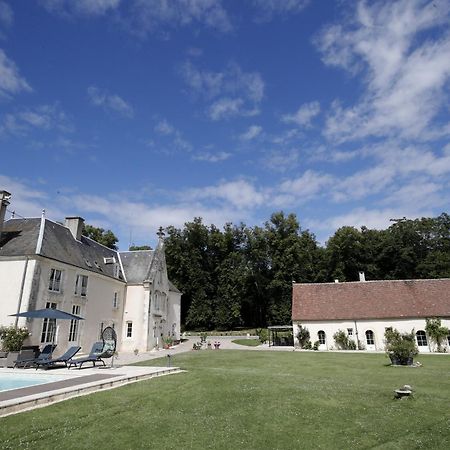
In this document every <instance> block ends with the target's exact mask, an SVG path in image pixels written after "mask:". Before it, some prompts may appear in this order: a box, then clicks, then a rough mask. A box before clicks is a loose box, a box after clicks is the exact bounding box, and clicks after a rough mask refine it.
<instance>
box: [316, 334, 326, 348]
mask: <svg viewBox="0 0 450 450" xmlns="http://www.w3.org/2000/svg"><path fill="white" fill-rule="evenodd" d="M317 337H318V338H319V344H320V345H325V339H326V335H325V331H323V330H320V331H319V332H318V333H317Z"/></svg>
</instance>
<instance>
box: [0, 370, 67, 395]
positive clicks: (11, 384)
mask: <svg viewBox="0 0 450 450" xmlns="http://www.w3.org/2000/svg"><path fill="white" fill-rule="evenodd" d="M66 378H67V377H64V376H58V375H40V374H36V375H34V374H29V375H28V374H22V373H0V392H1V391H9V390H11V389H19V388H23V387H28V386H35V385H37V384H45V383H53V382H55V381H61V380H64V379H66Z"/></svg>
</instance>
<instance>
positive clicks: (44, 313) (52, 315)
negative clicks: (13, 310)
mask: <svg viewBox="0 0 450 450" xmlns="http://www.w3.org/2000/svg"><path fill="white" fill-rule="evenodd" d="M11 316H14V317H28V318H30V319H55V333H53V344H54V343H55V337H56V331H57V329H56V321H57V320H84V319H83V318H82V317H79V316H75V315H74V314H70V313H67V312H64V311H60V310H59V309H52V308H44V309H35V310H33V311H25V312H21V313H17V314H11Z"/></svg>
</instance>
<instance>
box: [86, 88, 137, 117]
mask: <svg viewBox="0 0 450 450" xmlns="http://www.w3.org/2000/svg"><path fill="white" fill-rule="evenodd" d="M87 92H88V96H89V99H90V101H91V103H92V104H93V105H94V106H100V107H102V108H103V109H105V110H106V111H113V112H116V113H119V114H120V115H122V116H124V117H128V118H130V119H131V118H133V117H134V109H133V107H132V106H131V104H130V103H128V102H127V101H125V100H124V99H123V98H122V97H119V96H118V95H116V94H110V93H108V92H107V91H105V90H101V89H99V88H97V87H95V86H90V87H89V88H88V90H87Z"/></svg>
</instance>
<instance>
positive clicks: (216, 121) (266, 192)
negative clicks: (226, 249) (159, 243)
mask: <svg viewBox="0 0 450 450" xmlns="http://www.w3.org/2000/svg"><path fill="white" fill-rule="evenodd" d="M449 24H450V2H449V1H445V0H434V1H420V0H402V1H396V2H394V1H370V2H356V1H339V0H337V1H335V2H333V1H308V0H227V1H225V0H223V1H220V0H172V1H170V0H166V1H164V0H128V1H125V0H122V1H121V0H78V1H75V0H40V1H39V0H38V1H28V0H16V1H8V0H0V153H1V163H0V188H1V189H6V190H8V191H9V192H11V193H12V194H13V197H12V202H11V205H10V208H9V209H10V210H11V211H12V210H15V211H16V212H17V214H19V215H22V216H27V217H30V216H34V217H37V216H40V214H41V210H42V209H45V210H46V215H47V217H49V218H51V219H53V220H62V219H63V218H64V217H65V216H69V215H81V216H82V217H84V218H85V219H86V220H87V221H88V222H89V223H91V224H94V225H97V226H102V227H104V228H110V229H112V230H113V231H114V232H115V233H116V235H118V236H119V238H120V243H119V244H120V248H121V249H126V248H127V246H128V244H129V242H130V238H131V242H133V243H135V244H145V243H150V244H154V242H155V231H156V229H157V228H158V227H159V226H161V225H162V226H167V225H175V226H178V227H182V226H183V223H184V222H186V221H190V220H192V219H193V218H194V217H196V216H201V217H203V219H204V221H205V223H207V224H210V223H214V224H215V225H217V226H222V225H223V224H224V223H226V222H233V223H239V222H241V221H242V222H244V223H246V224H247V225H250V226H253V225H262V224H263V223H264V222H265V221H266V220H267V219H268V218H269V217H270V214H271V213H272V212H274V211H279V210H283V211H285V212H286V213H289V212H294V213H296V214H297V217H298V219H299V221H300V223H301V226H302V228H303V229H306V228H308V229H310V230H311V231H312V232H314V233H315V234H316V236H317V237H318V239H319V240H320V241H321V242H325V241H326V239H327V238H328V236H330V235H331V234H333V233H334V231H335V230H336V229H337V228H338V227H340V226H342V225H353V226H357V227H359V226H361V225H366V226H368V227H373V228H385V227H387V226H389V219H390V218H397V217H403V216H406V217H408V218H415V217H422V216H435V215H438V214H440V213H441V212H443V211H446V212H448V210H449V202H448V199H449V191H450V189H449V186H450V183H449V181H450V177H449V174H450V140H449V135H450V114H449V105H450V102H449V87H450V83H449V80H450V26H449ZM8 217H9V214H8Z"/></svg>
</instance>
